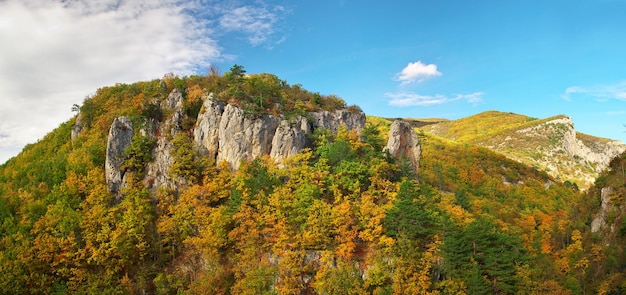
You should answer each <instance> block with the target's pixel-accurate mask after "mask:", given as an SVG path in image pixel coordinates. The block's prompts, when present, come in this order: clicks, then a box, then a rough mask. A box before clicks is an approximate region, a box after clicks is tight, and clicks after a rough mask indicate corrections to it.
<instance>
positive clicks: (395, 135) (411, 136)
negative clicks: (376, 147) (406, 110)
mask: <svg viewBox="0 0 626 295" xmlns="http://www.w3.org/2000/svg"><path fill="white" fill-rule="evenodd" d="M384 150H386V151H389V153H390V154H391V155H393V156H394V157H396V158H400V159H401V158H406V159H408V160H409V161H410V162H411V164H412V165H413V169H414V171H415V174H416V175H417V172H418V169H419V161H420V156H421V154H422V146H421V145H420V141H419V137H418V136H417V132H415V130H413V128H412V127H411V125H410V124H409V123H407V122H403V121H394V122H393V124H391V127H390V129H389V140H388V141H387V146H386V147H385V148H384Z"/></svg>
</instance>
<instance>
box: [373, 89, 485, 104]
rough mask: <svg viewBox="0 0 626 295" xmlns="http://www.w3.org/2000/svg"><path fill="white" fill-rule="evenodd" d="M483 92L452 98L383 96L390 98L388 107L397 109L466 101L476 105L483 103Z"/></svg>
mask: <svg viewBox="0 0 626 295" xmlns="http://www.w3.org/2000/svg"><path fill="white" fill-rule="evenodd" d="M484 94H485V93H483V92H474V93H470V94H457V95H455V96H453V97H448V96H445V95H442V94H437V95H420V94H417V93H412V92H402V93H386V94H385V95H386V96H387V97H389V98H390V100H389V105H392V106H398V107H411V106H430V105H438V104H444V103H448V102H453V101H458V100H466V101H467V102H469V103H472V104H477V103H480V102H482V101H483V99H482V96H483V95H484Z"/></svg>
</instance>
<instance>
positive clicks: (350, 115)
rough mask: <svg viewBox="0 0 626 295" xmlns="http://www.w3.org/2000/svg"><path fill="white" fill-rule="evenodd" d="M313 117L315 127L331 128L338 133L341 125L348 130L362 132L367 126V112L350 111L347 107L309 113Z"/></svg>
mask: <svg viewBox="0 0 626 295" xmlns="http://www.w3.org/2000/svg"><path fill="white" fill-rule="evenodd" d="M309 115H310V117H311V118H312V123H313V127H314V128H325V129H329V130H330V131H331V132H333V133H337V130H338V129H339V126H345V127H346V129H348V130H356V131H357V132H361V131H362V130H363V128H365V113H363V112H350V111H348V110H347V109H341V110H336V111H334V112H329V111H321V112H311V113H309Z"/></svg>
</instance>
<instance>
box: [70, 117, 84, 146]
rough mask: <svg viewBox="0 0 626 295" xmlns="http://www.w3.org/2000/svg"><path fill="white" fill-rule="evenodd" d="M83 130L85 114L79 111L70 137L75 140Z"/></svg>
mask: <svg viewBox="0 0 626 295" xmlns="http://www.w3.org/2000/svg"><path fill="white" fill-rule="evenodd" d="M82 131H83V116H82V114H81V113H78V115H77V116H76V122H75V123H74V125H72V132H71V134H70V139H71V140H74V139H76V137H78V135H80V133H81V132H82Z"/></svg>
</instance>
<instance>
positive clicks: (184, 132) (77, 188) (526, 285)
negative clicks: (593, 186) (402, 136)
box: [0, 67, 626, 294]
mask: <svg viewBox="0 0 626 295" xmlns="http://www.w3.org/2000/svg"><path fill="white" fill-rule="evenodd" d="M243 73H244V71H243V68H242V67H239V68H238V67H234V68H233V69H231V71H229V72H227V73H225V74H224V75H217V74H212V75H209V76H202V77H201V76H192V77H177V76H173V75H167V76H166V77H164V79H159V80H153V81H147V82H137V83H132V84H118V85H114V86H108V87H103V88H101V89H99V90H98V91H96V93H95V94H94V95H93V96H90V97H88V98H86V99H85V101H84V102H83V103H82V104H81V105H80V106H79V107H80V112H79V114H77V116H75V117H73V118H70V119H69V120H68V121H67V122H66V123H63V124H61V125H60V126H59V127H57V128H56V129H54V130H52V131H51V132H50V133H49V134H48V135H47V136H45V137H44V138H42V139H41V140H40V141H38V142H37V143H34V144H32V145H29V146H27V147H26V148H25V149H24V151H23V152H22V153H20V154H19V155H18V156H16V157H15V158H13V159H11V160H10V161H8V162H7V163H6V164H5V165H2V166H0V293H4V292H6V293H11V294H590V293H600V291H606V292H613V293H615V294H618V293H619V292H624V291H626V290H625V289H624V286H626V278H625V277H624V276H623V275H622V274H621V273H620V271H621V270H622V269H623V268H624V265H625V264H624V262H623V261H624V259H623V254H622V253H621V252H622V249H621V248H615V247H613V245H614V243H606V241H605V240H604V239H603V237H602V236H601V235H599V234H597V233H594V234H592V233H591V229H590V224H591V222H592V220H593V219H594V216H593V213H592V212H595V211H596V210H597V209H598V207H599V201H597V200H596V199H591V198H589V197H588V196H587V195H585V194H583V193H581V192H580V191H579V190H577V189H576V187H575V186H574V185H572V184H571V183H566V182H562V181H561V180H559V179H558V178H557V177H553V176H551V175H549V174H548V173H546V172H544V171H542V170H540V169H537V167H534V166H533V165H527V164H525V163H523V162H520V161H514V160H511V159H510V158H508V157H505V156H503V153H504V152H501V151H498V152H496V151H494V150H492V149H489V148H486V147H481V146H479V145H475V143H481V145H482V144H485V143H487V142H488V138H497V137H498V136H504V134H509V135H512V134H515V133H516V132H517V131H519V130H523V129H525V128H532V127H534V126H537V125H536V124H534V123H535V122H539V121H541V122H547V121H545V120H543V121H542V120H533V119H530V118H526V117H524V116H520V115H506V114H501V113H488V114H481V115H479V118H482V119H480V120H478V121H475V124H472V123H471V122H470V121H469V120H466V121H463V122H462V124H463V126H464V128H467V134H465V133H463V128H462V127H463V126H461V127H459V126H458V125H455V122H456V121H451V122H441V123H439V124H435V125H426V126H424V127H423V128H431V129H428V132H417V133H416V134H417V135H416V136H417V137H418V138H419V141H420V148H421V158H420V161H419V167H418V169H417V173H416V172H415V171H416V169H414V168H415V167H412V166H411V165H412V163H411V162H408V161H406V159H403V158H401V157H400V158H395V157H393V156H391V155H390V154H389V153H388V152H385V151H384V147H385V145H386V143H387V139H388V138H389V135H388V134H389V131H390V125H391V121H389V120H387V119H382V118H377V117H371V116H370V117H368V118H367V124H366V125H365V126H364V127H363V128H362V130H358V129H353V130H348V129H347V127H345V126H343V125H342V126H340V127H338V128H337V129H336V130H333V131H331V130H330V129H323V128H319V129H317V130H315V131H314V132H311V133H308V134H307V138H306V142H307V144H308V146H306V147H305V148H303V149H301V150H300V151H299V152H298V153H296V154H294V155H293V156H291V157H289V158H288V159H286V160H285V161H284V162H282V163H281V164H280V165H278V164H277V162H276V161H275V160H274V158H272V157H269V156H267V155H264V156H260V157H257V158H254V159H243V160H242V161H241V163H240V164H241V165H240V166H238V169H233V167H231V166H229V165H228V164H227V163H226V161H222V162H217V161H216V160H215V158H211V157H209V156H208V155H207V154H208V153H203V152H201V151H200V150H199V147H198V145H197V144H196V143H197V142H196V140H197V138H198V137H197V136H195V134H196V133H195V131H196V130H197V129H198V128H200V127H199V124H200V123H199V122H200V120H199V119H198V118H199V117H200V116H204V115H206V114H208V113H210V111H211V110H210V109H208V107H207V106H210V105H217V106H218V107H224V108H229V109H233V110H237V111H239V110H241V111H240V115H241V116H242V117H241V118H243V119H242V121H246V122H248V121H249V122H253V121H254V120H261V119H264V120H266V121H268V122H269V121H271V122H277V120H279V119H280V120H283V121H281V122H284V126H283V125H281V126H283V127H284V128H288V127H294V126H296V127H297V126H299V124H301V123H302V122H304V121H305V119H306V120H307V121H308V120H310V121H313V119H314V118H313V116H314V114H313V113H312V112H321V113H322V114H326V115H327V114H329V113H330V112H335V111H341V110H347V111H346V112H343V113H341V114H344V115H345V114H349V113H350V112H352V113H358V112H360V109H359V108H358V107H356V106H352V107H348V106H346V104H345V102H344V101H343V100H342V99H341V98H339V97H337V96H332V95H322V94H319V93H316V92H310V91H308V90H305V89H303V88H302V87H301V86H299V85H297V84H296V85H290V84H289V83H287V82H286V81H283V80H280V79H279V78H278V77H276V76H274V75H271V74H252V75H243ZM175 97H178V98H180V101H176V99H174V98H175ZM170 105H171V106H173V107H170ZM225 114H227V112H225V111H224V112H223V113H220V116H226V115H225ZM120 117H124V118H127V121H128V122H130V123H129V124H131V123H132V125H123V126H122V127H120V128H119V129H120V130H119V132H126V134H132V139H131V141H130V143H129V146H128V147H127V148H126V149H124V150H123V152H120V153H119V154H117V155H118V156H119V155H121V156H120V158H119V159H117V160H120V161H121V162H122V164H121V165H120V166H119V167H118V170H119V171H113V172H124V173H123V175H124V176H123V177H122V178H121V179H118V181H119V182H120V183H121V188H119V190H116V189H112V188H111V185H110V180H109V179H108V178H109V174H113V173H112V172H111V171H110V168H107V167H108V166H107V165H108V164H107V163H108V162H110V160H111V159H107V158H110V157H111V156H110V155H111V154H112V153H111V151H110V149H111V145H110V144H109V143H110V142H111V141H113V138H114V137H115V136H114V135H113V134H114V132H113V131H115V130H113V129H115V128H112V126H115V125H114V124H115V122H119V121H121V119H118V118H120ZM79 118H80V119H79ZM277 118H279V119H277ZM125 120H126V119H125ZM272 120H274V121H272ZM548 121H549V120H548ZM254 122H259V121H254ZM437 122H439V121H437ZM502 122H508V123H507V124H505V126H509V127H502V126H503V125H501V124H502ZM78 123H80V124H78ZM228 123H229V124H230V122H228ZM457 123H458V122H457ZM277 124H278V123H277ZM281 124H283V123H281ZM440 124H447V125H440ZM222 125H226V123H224V124H222ZM77 126H80V127H81V128H78V127H77ZM125 126H131V127H130V128H129V127H125ZM254 126H256V127H255V128H256V129H255V130H257V131H258V130H263V128H262V127H263V126H260V127H259V125H254ZM442 126H449V127H447V129H446V130H449V131H446V132H448V133H446V134H443V133H440V134H442V136H437V135H434V134H435V133H437V132H435V131H434V130H435V129H432V128H443V127H442ZM470 126H472V127H470ZM305 127H306V126H305ZM494 128H496V129H497V128H499V129H498V130H497V131H494V130H493V129H494ZM129 129H132V130H129ZM409 129H410V128H409ZM111 130H113V131H111ZM220 130H221V129H220ZM289 130H293V129H289ZM131 131H132V132H131ZM246 131H247V130H243V131H241V133H240V134H246V133H245V132H246ZM257 133H258V134H261V136H259V137H258V138H261V137H262V136H263V134H264V133H262V132H257ZM240 134H238V135H237V136H239V135H240ZM438 134H439V133H438ZM451 134H454V136H452V135H451ZM230 135H231V134H228V136H230ZM445 137H449V138H453V137H454V140H451V139H446V138H445ZM461 139H462V140H461ZM478 139H480V142H478V141H476V140H478ZM584 140H588V139H584ZM513 143H517V141H511V144H513ZM492 144H493V143H492ZM221 147H223V146H221ZM220 152H224V151H220ZM164 154H165V156H164ZM163 159H165V160H163ZM159 161H161V162H159ZM168 161H169V162H168ZM157 162H158V163H157ZM616 165H617V164H616ZM155 167H156V168H155ZM160 167H166V169H163V170H159V171H162V175H161V174H159V175H157V176H158V177H161V178H163V179H164V180H163V181H161V180H159V179H157V178H156V177H154V178H153V177H149V176H148V175H149V174H150V173H153V172H154V169H157V168H159V169H160ZM616 167H617V166H616ZM613 170H616V168H613ZM599 182H601V181H599ZM158 183H160V185H157V184H158ZM602 183H606V184H608V183H611V184H613V183H614V180H613V178H609V177H605V178H604V180H602ZM620 192H621V190H620ZM594 198H595V197H594ZM616 200H617V197H616ZM620 216H621V215H620ZM619 218H621V217H619ZM614 221H615V220H612V221H611V222H614ZM621 231H622V230H619V232H621ZM615 239H617V238H613V240H615ZM605 294H607V293H605Z"/></svg>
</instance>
